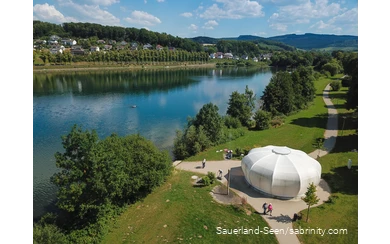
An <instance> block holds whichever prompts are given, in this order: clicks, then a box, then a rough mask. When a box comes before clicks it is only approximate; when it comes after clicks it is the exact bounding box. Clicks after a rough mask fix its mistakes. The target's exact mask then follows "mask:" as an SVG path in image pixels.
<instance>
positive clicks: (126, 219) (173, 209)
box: [102, 170, 277, 244]
mask: <svg viewBox="0 0 390 244" xmlns="http://www.w3.org/2000/svg"><path fill="white" fill-rule="evenodd" d="M192 175H194V173H191V172H186V171H179V170H175V171H174V173H173V175H172V176H171V177H170V178H169V180H168V181H167V182H166V183H165V184H164V185H163V186H161V187H159V188H157V189H156V190H155V191H154V192H153V193H151V194H150V195H148V196H147V197H146V198H145V199H144V200H143V201H141V202H138V203H136V204H134V205H132V206H130V207H129V208H128V209H127V210H126V211H125V212H124V213H123V214H122V215H121V216H120V217H119V218H118V219H117V220H116V221H115V223H113V224H112V226H111V231H110V233H109V234H108V235H107V236H106V237H105V238H104V240H103V241H102V243H109V244H111V243H162V242H177V243H232V242H234V243H277V240H276V237H275V235H255V234H253V235H218V234H217V233H216V232H217V230H216V228H217V227H222V228H229V229H230V228H241V226H243V227H244V228H245V227H246V228H257V227H258V226H260V228H263V227H265V226H268V225H267V223H266V222H265V221H264V220H263V219H262V217H261V216H260V215H259V214H257V213H254V210H253V209H252V208H251V206H250V205H247V207H246V208H247V209H248V210H250V211H251V214H250V215H248V214H247V213H246V212H245V211H244V210H243V208H241V207H232V205H223V204H219V203H217V202H215V201H214V200H213V199H212V196H211V195H210V191H211V189H212V187H213V186H207V187H194V186H193V185H192V183H191V176H192Z"/></svg>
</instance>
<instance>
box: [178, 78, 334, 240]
mask: <svg viewBox="0 0 390 244" xmlns="http://www.w3.org/2000/svg"><path fill="white" fill-rule="evenodd" d="M329 91H330V86H329V84H328V85H327V86H326V87H325V90H324V91H323V99H324V102H325V104H326V106H328V123H327V129H326V131H325V133H324V138H325V141H324V148H323V150H315V151H314V152H311V153H309V154H308V155H309V156H311V157H313V158H317V156H318V155H319V156H320V157H322V156H324V155H326V154H328V153H329V152H330V151H331V150H332V149H333V147H334V146H335V143H336V137H337V127H338V121H337V120H338V118H337V117H338V116H337V110H336V109H335V107H334V106H333V104H332V102H331V100H330V98H329ZM174 165H175V167H176V168H177V169H182V170H186V171H193V172H197V173H202V174H207V172H208V171H211V172H215V173H216V175H217V172H218V170H220V169H221V170H222V171H223V175H224V177H223V178H222V180H221V182H222V183H224V184H226V183H227V173H228V170H229V169H230V170H231V176H230V187H231V189H232V190H234V191H235V192H236V193H237V194H238V195H239V196H241V197H246V198H247V201H248V203H249V204H250V205H251V206H252V207H253V208H254V209H255V210H256V211H257V212H259V213H262V212H263V209H262V205H263V203H264V202H267V203H270V202H271V203H272V205H273V211H272V216H269V215H262V216H263V218H264V219H265V220H266V221H267V223H268V224H269V226H270V227H271V228H272V229H275V230H276V229H284V230H285V231H286V233H289V232H288V230H289V229H292V217H293V215H294V213H298V212H299V211H301V210H303V209H306V208H307V205H306V203H305V202H304V201H303V200H301V199H291V200H279V199H274V198H270V197H269V196H265V195H263V194H261V193H260V192H258V191H255V190H254V189H253V188H252V187H251V186H249V185H248V184H247V183H246V181H245V176H244V173H243V172H242V170H241V161H238V160H222V161H207V162H206V167H205V168H204V169H202V167H201V166H202V162H201V161H199V162H180V161H176V162H175V163H174ZM317 196H318V197H319V198H320V201H319V203H318V204H316V205H315V206H317V205H320V204H322V203H323V202H324V201H326V200H328V197H329V196H330V188H329V186H328V184H327V183H326V182H325V181H324V180H321V181H320V184H319V185H318V187H317ZM248 227H251V226H248ZM253 227H254V228H255V227H257V226H253ZM232 228H233V227H232ZM275 236H276V238H277V239H278V241H279V243H280V244H299V243H300V242H299V240H298V238H297V236H296V235H295V234H286V235H282V234H277V235H275Z"/></svg>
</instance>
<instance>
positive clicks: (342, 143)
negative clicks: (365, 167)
mask: <svg viewBox="0 0 390 244" xmlns="http://www.w3.org/2000/svg"><path fill="white" fill-rule="evenodd" d="M346 91H347V89H346V88H342V90H341V91H338V92H332V93H331V97H332V98H333V102H334V104H336V107H337V108H338V112H339V116H340V118H341V119H339V130H340V132H339V136H338V138H337V142H336V147H335V149H334V151H333V152H332V153H330V154H328V155H326V156H325V157H322V158H320V159H319V162H320V163H321V165H322V177H323V178H324V179H325V180H326V181H327V182H328V184H329V186H330V187H331V191H332V196H334V197H333V199H334V201H333V203H325V204H323V205H321V206H319V207H316V208H312V209H311V210H310V215H309V222H308V223H306V221H305V220H306V214H307V211H306V210H305V211H302V213H303V219H302V220H299V221H297V222H295V223H294V228H299V227H301V228H322V229H330V228H331V229H346V230H347V231H348V232H347V233H348V234H334V235H324V236H320V235H314V234H304V235H298V238H299V240H300V241H301V243H358V170H357V165H358V153H357V152H354V151H352V150H353V149H356V150H357V149H358V137H357V132H356V131H357V128H358V127H357V125H358V123H357V115H356V114H354V113H353V112H352V111H347V110H346V109H345V108H344V105H343V103H344V102H345V98H346V95H345V94H346ZM335 101H336V102H335ZM342 116H345V121H344V119H343V118H342ZM343 128H344V130H343ZM341 133H342V135H341ZM348 159H351V160H352V168H351V169H348V168H347V162H348Z"/></svg>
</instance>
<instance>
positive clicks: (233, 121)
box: [224, 115, 242, 129]
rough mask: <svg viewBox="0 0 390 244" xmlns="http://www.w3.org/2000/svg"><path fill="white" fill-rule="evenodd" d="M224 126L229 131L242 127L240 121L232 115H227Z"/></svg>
mask: <svg viewBox="0 0 390 244" xmlns="http://www.w3.org/2000/svg"><path fill="white" fill-rule="evenodd" d="M224 124H225V125H226V127H228V128H229V129H231V128H233V129H237V128H240V127H242V125H241V122H240V120H239V119H238V118H236V117H232V116H230V115H227V116H225V117H224Z"/></svg>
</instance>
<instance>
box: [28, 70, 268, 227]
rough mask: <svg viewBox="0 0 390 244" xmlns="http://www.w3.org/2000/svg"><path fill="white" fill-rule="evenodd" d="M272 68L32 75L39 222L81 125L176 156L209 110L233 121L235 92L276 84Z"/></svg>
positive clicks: (256, 90) (260, 90) (259, 92)
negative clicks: (67, 143) (60, 160)
mask: <svg viewBox="0 0 390 244" xmlns="http://www.w3.org/2000/svg"><path fill="white" fill-rule="evenodd" d="M272 74H273V70H271V69H270V68H263V69H259V68H250V69H249V68H221V69H219V68H214V69H203V68H202V69H201V68H200V69H181V70H168V69H164V70H162V69H161V70H154V71H153V70H138V71H104V72H102V71H100V72H99V71H94V72H82V73H81V72H68V73H51V74H41V73H34V75H33V111H34V112H33V116H34V119H33V123H34V125H33V126H34V127H33V130H34V132H33V137H34V138H33V147H34V148H33V154H34V156H33V174H34V176H33V179H34V180H33V199H34V200H33V201H34V210H33V211H34V219H35V218H38V217H40V216H41V215H42V214H44V213H45V212H47V211H49V210H50V209H52V207H53V199H55V192H56V189H55V187H54V186H53V185H52V184H51V183H50V177H51V176H52V175H53V174H54V173H55V172H56V171H57V168H56V166H55V158H54V154H55V152H58V151H59V152H62V151H63V148H62V144H61V136H62V135H66V134H68V133H69V132H70V129H71V127H72V126H73V125H74V124H78V125H80V126H81V127H82V128H83V129H88V130H92V129H94V130H96V131H97V133H98V135H99V138H101V139H103V138H105V137H107V136H109V135H110V134H112V133H117V134H118V135H120V136H124V135H128V134H135V133H139V134H140V135H142V136H143V137H145V138H147V139H149V140H151V141H152V142H153V143H154V144H155V145H156V146H157V147H158V148H160V149H161V150H168V151H169V152H171V150H172V147H173V140H174V137H175V131H176V130H181V129H183V128H184V126H185V125H186V123H187V117H188V116H191V117H194V116H195V115H196V114H197V113H198V111H199V109H200V108H201V107H202V106H203V105H204V104H206V103H209V102H211V103H213V104H215V105H217V106H218V107H219V112H220V114H221V115H225V114H226V110H227V103H228V101H229V96H230V95H231V93H232V92H233V91H238V92H240V93H244V91H245V86H246V85H248V88H249V89H251V90H253V91H254V93H255V94H256V98H259V97H260V96H261V95H262V94H263V90H264V88H265V87H266V85H267V84H268V83H269V80H270V78H271V77H272Z"/></svg>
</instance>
